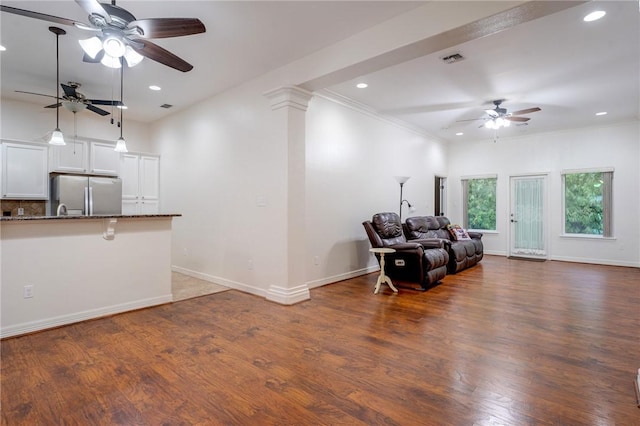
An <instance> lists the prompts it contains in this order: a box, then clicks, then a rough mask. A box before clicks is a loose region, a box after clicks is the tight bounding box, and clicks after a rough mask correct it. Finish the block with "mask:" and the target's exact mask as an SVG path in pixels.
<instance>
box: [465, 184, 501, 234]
mask: <svg viewBox="0 0 640 426" xmlns="http://www.w3.org/2000/svg"><path fill="white" fill-rule="evenodd" d="M466 182H467V200H466V202H467V209H466V210H467V218H466V219H467V225H466V226H467V227H468V228H470V229H480V230H495V229H496V182H497V179H496V178H485V179H469V180H467V181H466Z"/></svg>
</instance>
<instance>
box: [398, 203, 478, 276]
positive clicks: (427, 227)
mask: <svg viewBox="0 0 640 426" xmlns="http://www.w3.org/2000/svg"><path fill="white" fill-rule="evenodd" d="M450 224H451V222H450V221H449V219H447V218H446V217H444V216H414V217H409V218H407V219H406V220H405V223H404V230H405V235H406V236H407V242H411V241H420V240H424V239H429V238H437V239H440V240H442V241H444V244H445V248H446V250H447V252H448V253H449V262H448V264H447V273H448V274H455V273H457V272H460V271H462V270H464V269H466V268H469V267H471V266H473V265H475V264H477V263H478V262H480V260H482V256H483V252H484V247H483V245H482V233H481V232H467V234H468V237H469V239H456V238H455V237H454V236H453V235H452V233H451V232H450V230H449V225H450Z"/></svg>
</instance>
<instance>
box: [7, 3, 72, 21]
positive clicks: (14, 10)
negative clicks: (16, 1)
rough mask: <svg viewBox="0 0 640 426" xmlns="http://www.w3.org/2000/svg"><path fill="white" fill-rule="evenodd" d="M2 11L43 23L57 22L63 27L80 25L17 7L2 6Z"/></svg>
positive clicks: (65, 19)
mask: <svg viewBox="0 0 640 426" xmlns="http://www.w3.org/2000/svg"><path fill="white" fill-rule="evenodd" d="M0 11H2V12H7V13H13V14H14V15H20V16H26V17H27V18H34V19H40V20H43V21H49V22H55V23H56V24H61V25H72V26H73V25H76V24H80V23H78V22H76V21H74V20H71V19H67V18H61V17H59V16H53V15H47V14H46V13H39V12H33V11H31V10H25V9H18V8H17V7H11V6H2V5H0Z"/></svg>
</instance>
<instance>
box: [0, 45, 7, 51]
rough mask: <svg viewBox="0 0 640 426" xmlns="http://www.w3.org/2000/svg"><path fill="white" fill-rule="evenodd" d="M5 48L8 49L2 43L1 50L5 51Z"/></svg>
mask: <svg viewBox="0 0 640 426" xmlns="http://www.w3.org/2000/svg"><path fill="white" fill-rule="evenodd" d="M5 50H7V48H6V47H4V46H3V45H1V44H0V52H4V51H5Z"/></svg>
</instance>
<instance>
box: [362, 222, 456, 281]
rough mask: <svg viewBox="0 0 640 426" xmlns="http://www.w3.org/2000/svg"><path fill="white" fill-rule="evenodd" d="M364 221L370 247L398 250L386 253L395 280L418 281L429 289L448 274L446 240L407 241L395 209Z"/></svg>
mask: <svg viewBox="0 0 640 426" xmlns="http://www.w3.org/2000/svg"><path fill="white" fill-rule="evenodd" d="M362 225H363V226H364V229H365V231H366V232H367V236H368V237H369V241H370V242H371V247H374V248H378V247H388V248H392V249H395V250H396V252H395V253H392V254H387V255H385V262H386V266H385V272H386V274H387V275H388V276H389V277H391V279H392V280H400V281H409V282H417V283H419V284H420V289H421V290H426V289H427V288H428V287H430V286H433V285H434V284H436V283H438V282H439V281H440V280H441V279H443V278H444V277H445V275H446V274H447V263H448V261H449V254H448V253H447V250H445V248H444V242H443V241H442V240H440V239H437V238H427V239H420V240H413V241H407V239H406V238H405V236H404V233H403V230H402V224H401V223H400V217H399V216H398V215H397V214H396V213H377V214H375V215H373V218H372V220H371V221H368V220H367V221H365V222H363V223H362ZM376 257H377V258H378V262H379V261H380V258H379V256H378V255H376Z"/></svg>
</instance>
